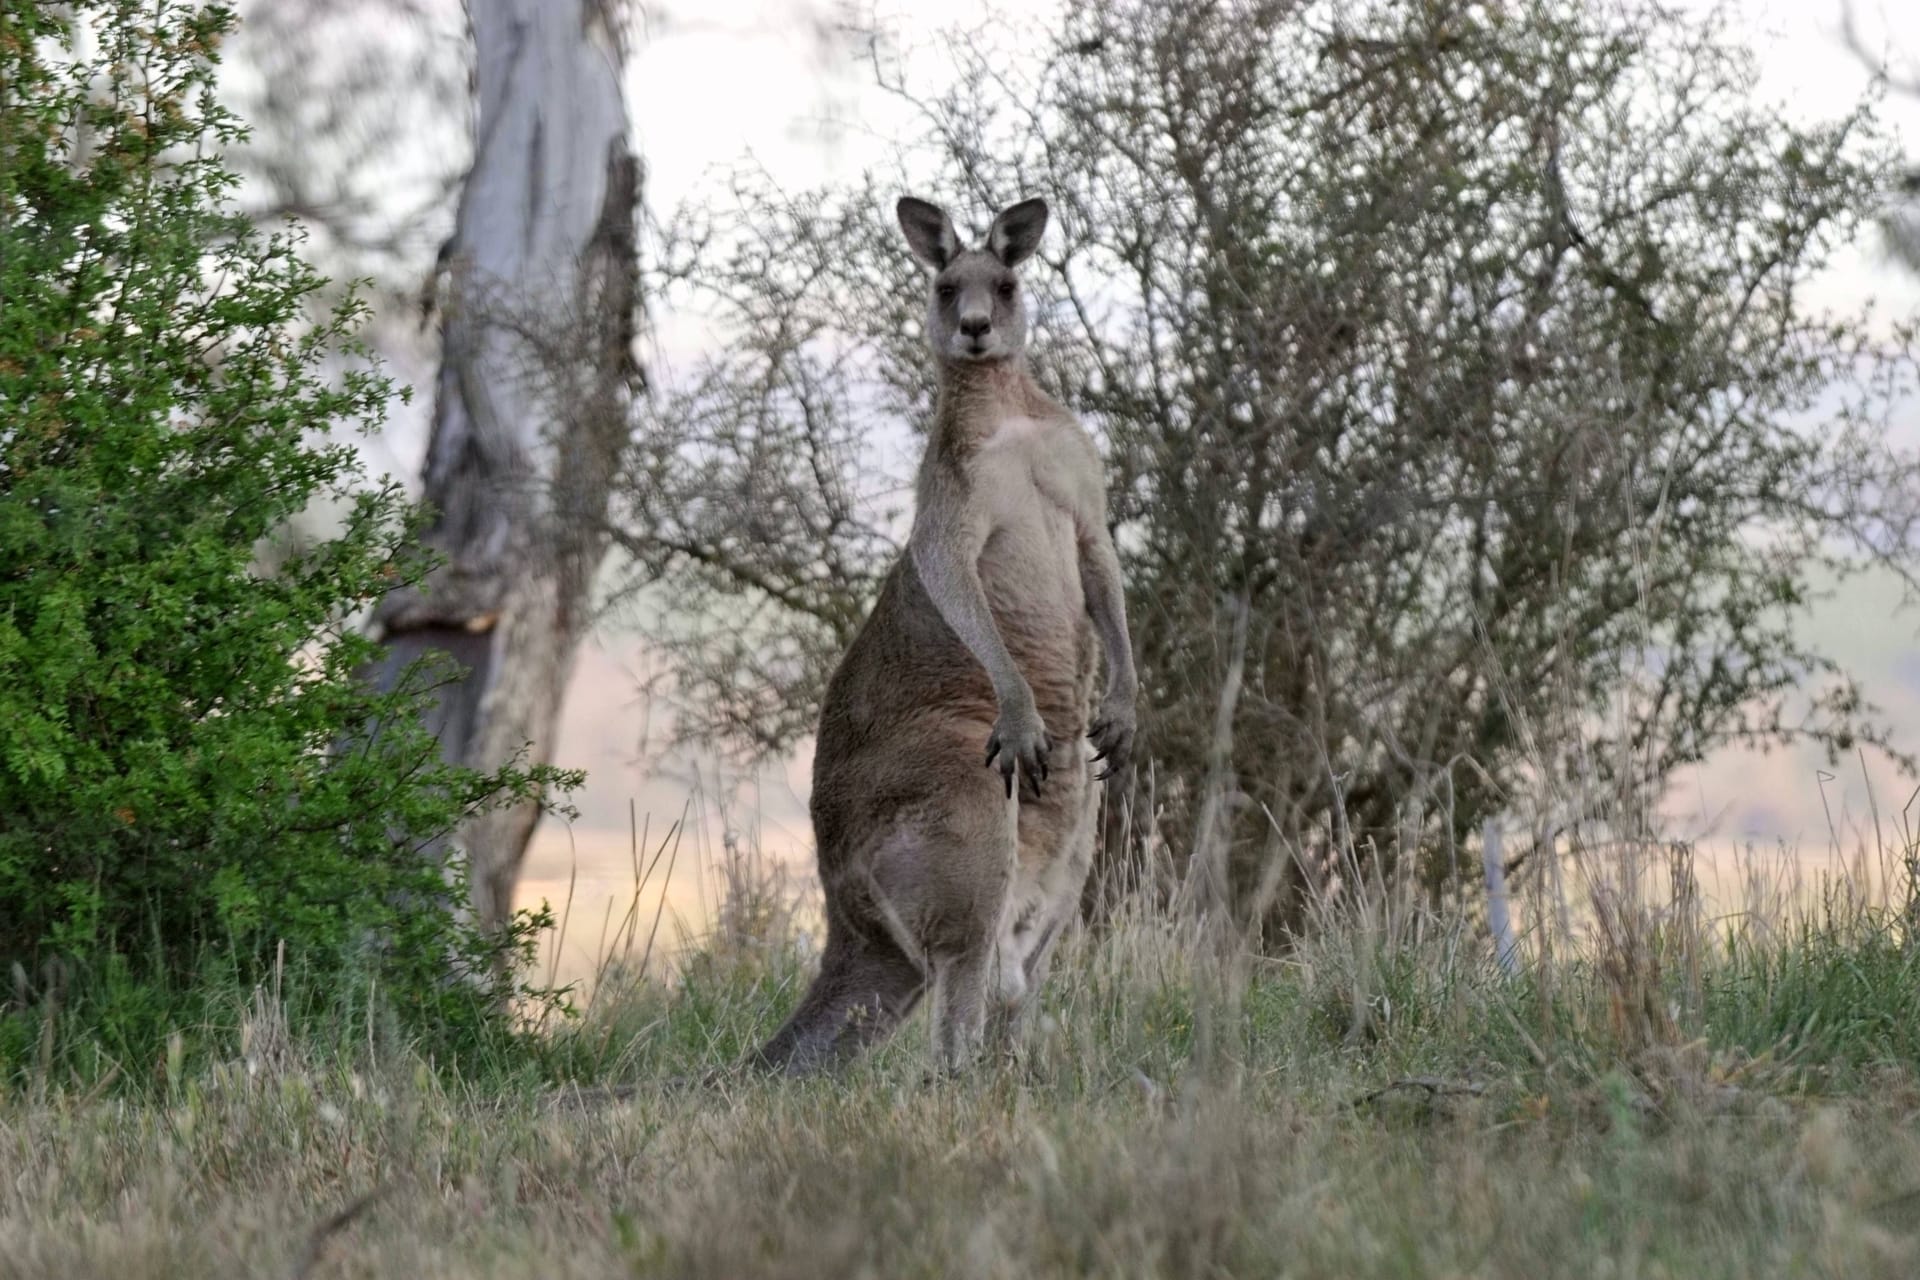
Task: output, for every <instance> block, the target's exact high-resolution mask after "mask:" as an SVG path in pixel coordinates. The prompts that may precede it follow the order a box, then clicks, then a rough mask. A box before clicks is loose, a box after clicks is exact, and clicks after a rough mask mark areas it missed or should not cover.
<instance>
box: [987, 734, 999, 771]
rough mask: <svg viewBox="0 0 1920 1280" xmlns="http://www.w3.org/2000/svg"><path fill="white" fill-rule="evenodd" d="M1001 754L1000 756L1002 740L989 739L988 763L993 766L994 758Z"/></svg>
mask: <svg viewBox="0 0 1920 1280" xmlns="http://www.w3.org/2000/svg"><path fill="white" fill-rule="evenodd" d="M999 754H1000V739H999V738H997V737H996V738H988V739H987V763H988V764H992V763H993V758H994V757H995V756H997V755H999Z"/></svg>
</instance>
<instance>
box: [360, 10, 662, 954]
mask: <svg viewBox="0 0 1920 1280" xmlns="http://www.w3.org/2000/svg"><path fill="white" fill-rule="evenodd" d="M469 11H470V15H471V22H472V26H473V38H474V48H475V55H476V67H475V89H476V93H477V97H478V112H477V117H476V133H477V136H476V139H475V147H474V161H473V169H472V172H471V173H470V174H469V175H468V177H467V181H466V185H465V188H464V191H463V193H462V196H461V199H460V206H459V212H458V215H457V218H456V221H455V226H454V233H453V238H452V239H451V240H450V241H449V242H448V244H447V246H446V248H445V249H444V250H443V252H442V265H443V267H444V282H443V284H442V286H441V307H442V311H443V316H444V319H443V324H442V339H443V355H442V364H441V370H440V377H439V382H438V385H437V387H436V399H435V404H434V417H433V432H432V437H431V441H430V443H429V445H428V449H427V459H426V470H425V492H424V497H425V499H426V501H427V502H429V503H430V504H432V506H433V508H434V509H435V511H436V512H437V513H438V514H437V516H436V519H435V523H434V525H433V528H432V530H431V531H430V534H429V539H428V540H429V542H430V543H431V544H432V545H433V546H434V547H435V548H436V549H437V550H439V551H440V552H442V553H443V554H445V556H446V557H447V563H446V564H445V565H444V566H443V567H442V568H440V569H439V570H437V571H436V572H435V573H434V574H433V575H432V577H431V578H430V579H429V581H428V582H427V583H426V585H425V589H424V590H414V589H408V590H404V591H399V592H396V593H394V594H393V595H392V596H390V597H388V598H387V599H386V600H385V601H384V602H383V603H382V604H381V606H380V608H379V610H378V611H377V613H376V615H375V625H376V627H377V628H378V633H379V635H380V636H381V638H382V640H383V641H384V643H385V644H386V647H387V655H386V657H385V659H384V660H383V662H382V663H381V665H380V667H379V670H378V672H377V675H376V678H377V679H378V680H379V681H380V682H381V683H382V684H383V685H390V684H391V683H392V682H394V681H395V680H397V679H398V677H399V675H400V673H401V672H402V671H403V670H405V668H406V667H407V665H408V664H409V663H411V662H413V661H414V660H415V659H417V658H419V657H421V656H422V655H424V654H428V653H431V652H436V651H438V652H442V653H445V654H448V655H450V656H451V657H452V658H454V659H455V660H456V661H457V662H458V663H459V664H460V665H461V666H462V667H464V668H465V669H466V675H465V676H464V678H462V679H460V680H459V681H458V682H456V683H454V684H452V685H450V686H448V687H446V688H444V689H443V690H442V691H441V695H440V700H439V704H438V707H437V709H436V712H435V715H434V718H433V721H432V723H431V727H432V729H433V730H434V732H436V733H437V734H438V735H439V738H440V742H441V746H442V750H443V752H444V754H445V756H446V758H447V759H448V760H450V761H455V762H459V763H463V764H468V765H471V766H473V767H475V768H479V769H485V770H492V769H496V768H498V767H500V766H501V765H503V764H505V763H507V762H508V761H510V760H512V759H513V758H514V757H515V756H516V754H518V753H520V752H522V751H523V750H524V751H525V752H526V758H527V759H528V760H529V761H531V762H534V763H547V762H549V761H550V760H551V757H552V751H553V742H554V735H555V732H556V730H557V728H558V720H559V713H560V704H561V698H562V695H563V694H564V692H565V690H566V687H567V680H568V677H569V675H570V674H571V673H572V670H573V660H574V654H575V652H576V650H577V648H578V646H579V643H580V641H581V640H582V638H583V637H584V633H585V630H586V627H587V624H588V621H589V617H588V615H589V609H590V605H591V600H590V592H591V590H592V586H593V579H594V572H595V570H596V569H597V568H598V566H599V564H600V562H601V559H602V558H603V556H604V554H605V552H606V549H607V534H606V511H607V499H608V492H609V487H610V484H611V481H612V478H613V476H614V474H615V472H616V471H617V465H616V464H617V461H618V458H619V455H620V452H621V449H622V447H623V445H624V444H625V442H626V440H627V434H628V421H629V417H628V414H629V408H630V405H631V400H632V395H633V391H634V389H635V388H636V386H637V384H638V370H637V368H636V366H635V365H634V363H633V357H632V346H631V338H632V320H633V315H634V308H635V305H636V298H635V288H636V286H635V273H636V265H635V245H634V205H635V200H636V195H637V192H636V187H637V183H638V176H639V170H638V163H637V161H636V160H635V158H634V156H633V154H632V152H631V151H630V150H629V147H628V140H627V116H626V107H625V103H624V102H623V100H622V96H621V91H620V49H619V42H618V40H617V39H616V37H615V34H614V32H613V31H612V29H611V28H610V27H609V25H608V23H607V21H606V16H605V14H604V13H603V11H602V9H601V8H600V6H598V5H596V4H593V3H584V4H583V3H578V2H576V3H571V4H560V3H554V0H473V2H472V3H471V4H470V5H469ZM538 820H539V811H538V809H537V808H535V807H534V806H531V805H528V806H522V807H519V808H515V809H511V810H506V811H502V812H497V813H492V814H486V815H482V816H480V817H477V818H475V819H473V820H472V821H470V822H469V823H468V824H467V825H466V826H464V827H463V828H462V829H461V830H460V831H459V832H458V833H457V834H456V836H455V837H454V839H455V843H456V845H457V850H456V852H457V853H458V854H459V855H463V856H464V858H465V860H466V865H467V867H468V871H469V881H470V885H471V891H472V905H473V909H474V912H475V915H476V916H477V918H478V919H479V920H480V921H481V922H482V923H483V924H485V925H488V926H491V927H496V928H497V927H499V926H501V925H503V924H504V923H505V922H506V921H507V920H508V919H509V918H510V916H511V913H512V907H513V887H514V882H515V879H516V878H517V876H518V874H519V868H520V862H521V858H522V856H523V854H524V852H525V850H526V846H527V842H528V840H529V839H530V838H531V837H532V834H533V829H534V825H535V823H536V822H537V821H538Z"/></svg>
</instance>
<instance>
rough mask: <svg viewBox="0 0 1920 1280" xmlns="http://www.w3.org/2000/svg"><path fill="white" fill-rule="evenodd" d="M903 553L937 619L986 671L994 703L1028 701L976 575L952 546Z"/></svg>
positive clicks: (929, 545) (922, 546)
mask: <svg viewBox="0 0 1920 1280" xmlns="http://www.w3.org/2000/svg"><path fill="white" fill-rule="evenodd" d="M908 553H909V554H910V555H911V556H912V557H913V567H914V570H915V571H916V572H917V573H918V574H919V575H920V583H921V585H922V586H923V587H925V588H926V591H927V595H928V597H929V598H931V599H932V601H933V606H934V608H935V609H937V610H939V612H940V617H941V618H942V619H943V620H944V621H945V622H946V624H947V626H948V627H949V628H950V629H952V631H953V634H954V635H956V636H958V637H959V639H960V643H961V644H963V645H965V646H966V647H967V652H968V653H971V654H972V655H973V656H974V658H975V659H976V660H977V661H978V662H979V663H980V665H981V666H982V667H985V668H986V671H987V676H988V678H989V679H990V680H992V681H993V693H994V697H995V698H997V699H998V700H999V702H1000V705H1001V706H1003V707H1004V706H1007V705H1009V704H1017V703H1019V702H1020V701H1021V700H1023V699H1028V698H1031V697H1032V696H1033V695H1032V693H1031V692H1030V691H1029V690H1028V688H1027V682H1026V678H1025V677H1024V676H1022V675H1021V674H1020V669H1019V668H1018V667H1017V666H1015V665H1014V662H1013V655H1012V654H1011V653H1009V652H1008V651H1007V642H1006V641H1005V640H1004V639H1002V638H1001V635H1000V628H999V627H998V626H997V625H996V624H995V623H994V620H993V611H992V610H991V609H990V608H988V607H987V593H986V589H985V588H984V587H983V586H981V584H980V571H979V570H978V569H977V568H976V567H975V566H974V565H973V564H972V563H971V562H969V561H968V560H967V559H966V558H965V557H964V556H963V555H959V554H956V553H955V551H954V550H953V548H950V547H944V546H941V545H940V544H938V543H934V542H914V543H912V544H910V545H909V547H908Z"/></svg>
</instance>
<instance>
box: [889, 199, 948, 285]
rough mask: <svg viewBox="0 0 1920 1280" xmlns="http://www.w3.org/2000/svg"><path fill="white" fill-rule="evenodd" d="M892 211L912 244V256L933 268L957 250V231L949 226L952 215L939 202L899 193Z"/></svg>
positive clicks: (944, 264) (939, 267) (940, 265)
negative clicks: (917, 198)
mask: <svg viewBox="0 0 1920 1280" xmlns="http://www.w3.org/2000/svg"><path fill="white" fill-rule="evenodd" d="M893 212H894V216H896V217H898V218H899V219H900V229H901V230H902V231H904V232H906V233H907V243H908V244H910V245H912V246H913V256H914V257H916V258H918V259H920V261H922V262H924V263H926V264H927V265H928V266H930V267H932V268H933V269H934V270H935V271H938V270H940V269H941V268H942V267H944V266H946V265H947V264H948V263H949V262H952V261H953V255H954V254H956V253H959V252H960V235H959V233H958V232H956V231H955V230H954V229H953V219H952V218H949V217H948V216H947V211H946V210H945V209H942V208H941V207H940V206H939V205H937V204H928V203H927V202H926V201H925V200H916V199H914V198H913V197H912V196H902V197H901V199H900V203H899V204H897V205H895V206H894V209H893Z"/></svg>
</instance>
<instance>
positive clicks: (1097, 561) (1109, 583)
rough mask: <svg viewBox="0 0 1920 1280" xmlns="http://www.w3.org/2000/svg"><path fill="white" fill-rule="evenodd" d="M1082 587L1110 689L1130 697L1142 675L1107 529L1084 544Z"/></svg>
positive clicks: (1116, 557)
mask: <svg viewBox="0 0 1920 1280" xmlns="http://www.w3.org/2000/svg"><path fill="white" fill-rule="evenodd" d="M1080 589H1081V593H1082V594H1083V595H1084V596H1085V597H1086V601H1087V616H1088V617H1089V618H1090V619H1092V621H1093V629H1094V630H1095V631H1096V632H1097V633H1098V634H1099V636H1100V648H1101V650H1102V652H1103V653H1104V654H1105V656H1106V661H1107V690H1108V692H1109V693H1124V694H1127V695H1128V696H1131V695H1132V694H1133V691H1134V689H1135V687H1136V686H1137V685H1138V683H1139V678H1138V677H1137V676H1136V675H1135V674H1134V669H1133V641H1132V638H1131V637H1129V636H1128V634H1127V601H1126V593H1125V590H1124V588H1123V587H1122V585H1121V581H1120V557H1119V556H1118V555H1117V554H1116V553H1115V552H1114V549H1113V540H1112V539H1111V538H1109V537H1108V536H1107V534H1106V531H1105V530H1101V531H1100V532H1099V533H1098V534H1096V535H1095V536H1093V537H1091V538H1089V539H1087V540H1086V541H1085V542H1083V543H1082V544H1081V548H1080Z"/></svg>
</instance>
